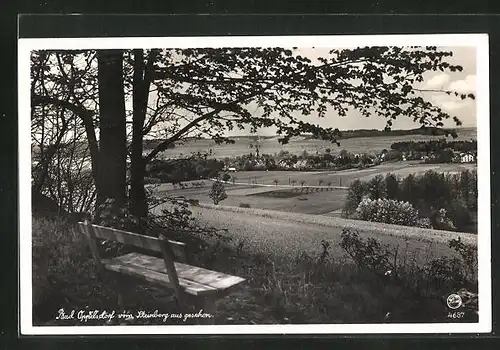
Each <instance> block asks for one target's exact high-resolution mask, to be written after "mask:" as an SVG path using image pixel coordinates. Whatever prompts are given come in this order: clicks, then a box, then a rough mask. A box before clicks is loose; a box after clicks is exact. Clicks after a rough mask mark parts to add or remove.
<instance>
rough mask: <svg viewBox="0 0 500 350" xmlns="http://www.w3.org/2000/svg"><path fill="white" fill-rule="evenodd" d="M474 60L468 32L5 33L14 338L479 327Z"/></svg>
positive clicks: (481, 290) (482, 218)
mask: <svg viewBox="0 0 500 350" xmlns="http://www.w3.org/2000/svg"><path fill="white" fill-rule="evenodd" d="M488 64H489V62H488V36H487V35H486V34H463V35H462V34H453V35H449V34H446V35H441V34H440V35H371V36H361V35H359V36H357V35H352V36H343V35H338V36H280V37H274V36H267V37H264V36H263V37H258V36H238V37H236V36H227V37H164V38H160V37H148V38H69V39H63V38H54V39H19V174H20V197H19V198H20V212H21V214H20V217H21V218H22V220H21V221H20V245H21V247H20V277H21V286H20V288H21V289H20V292H21V305H20V307H21V333H22V334H283V333H286V334H294V333H301V334H304V333H309V334H323V333H324V334H332V333H333V334H354V333H362V334H370V333H484V332H490V331H491V324H492V321H491V313H492V311H491V266H490V265H491V259H490V255H491V242H490V236H491V233H490V230H491V227H490V225H491V224H490V202H491V201H490V130H489V82H488V79H489V69H488ZM30 184H31V185H30Z"/></svg>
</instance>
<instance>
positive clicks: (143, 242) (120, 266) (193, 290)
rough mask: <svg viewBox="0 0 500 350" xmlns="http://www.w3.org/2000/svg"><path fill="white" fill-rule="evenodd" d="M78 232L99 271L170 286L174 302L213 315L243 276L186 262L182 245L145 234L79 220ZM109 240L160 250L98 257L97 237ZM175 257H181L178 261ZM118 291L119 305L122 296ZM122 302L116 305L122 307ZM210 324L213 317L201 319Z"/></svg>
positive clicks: (145, 248) (185, 253) (148, 249)
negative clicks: (84, 240)
mask: <svg viewBox="0 0 500 350" xmlns="http://www.w3.org/2000/svg"><path fill="white" fill-rule="evenodd" d="M78 226H79V228H80V231H81V232H82V234H84V235H85V237H86V238H87V240H88V243H89V246H90V250H91V252H92V255H93V258H94V261H95V263H96V265H97V268H98V271H99V273H100V274H101V275H102V274H103V273H104V272H105V271H111V272H114V273H118V274H123V275H127V276H132V277H135V278H138V279H141V280H143V281H147V282H151V283H153V284H157V285H160V286H165V287H167V288H170V289H173V290H174V292H175V299H176V302H177V305H178V306H179V307H181V308H185V307H187V306H194V307H196V308H197V309H196V312H198V311H200V309H202V310H203V312H205V313H209V314H212V315H213V316H214V317H215V312H216V301H217V299H220V298H223V297H225V296H227V295H229V294H230V293H231V292H232V291H233V290H234V288H235V287H236V286H238V285H239V284H241V283H242V282H243V281H244V279H243V278H241V277H237V276H231V275H228V274H225V273H221V272H217V271H211V270H207V269H204V268H201V267H196V266H192V265H189V264H187V263H186V262H187V251H186V244H185V243H182V242H176V241H172V240H167V239H166V238H165V237H163V236H160V237H158V238H156V237H149V236H144V235H139V234H136V233H132V232H127V231H123V230H117V229H113V228H109V227H103V226H98V225H93V224H90V223H88V222H79V223H78ZM99 239H103V240H110V241H115V242H119V243H122V244H125V245H130V246H134V247H137V248H140V249H141V250H142V251H149V252H156V253H161V256H162V258H158V257H155V256H152V255H148V254H142V253H136V252H133V253H128V254H124V255H121V256H118V257H115V258H112V259H102V258H101V256H100V253H99V249H98V246H99V245H98V242H99V241H98V240H99ZM178 260H183V261H184V263H183V262H179V261H178ZM120 292H121V291H120V290H119V291H118V294H119V304H122V303H123V298H122V296H121V293H120ZM123 306H124V305H120V307H123ZM205 320H206V322H207V323H212V322H213V318H211V319H205Z"/></svg>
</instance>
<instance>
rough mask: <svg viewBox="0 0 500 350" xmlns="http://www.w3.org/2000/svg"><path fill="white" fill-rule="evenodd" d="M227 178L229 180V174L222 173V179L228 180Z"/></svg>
mask: <svg viewBox="0 0 500 350" xmlns="http://www.w3.org/2000/svg"><path fill="white" fill-rule="evenodd" d="M229 180H231V175H229V174H228V173H224V174H222V181H229Z"/></svg>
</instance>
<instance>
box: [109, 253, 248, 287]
mask: <svg viewBox="0 0 500 350" xmlns="http://www.w3.org/2000/svg"><path fill="white" fill-rule="evenodd" d="M103 264H104V266H105V267H106V268H107V269H108V270H112V271H116V272H122V273H127V274H130V275H133V276H137V277H143V278H144V279H146V280H148V281H150V282H156V283H162V284H167V285H168V284H170V281H169V278H168V275H167V273H166V269H165V263H164V261H163V260H162V259H159V258H156V257H153V256H149V255H144V254H139V253H129V254H125V255H122V256H119V257H117V258H114V259H109V260H103ZM175 269H176V271H177V275H178V276H179V283H180V285H181V287H183V288H184V289H185V291H186V293H188V294H191V295H208V294H213V293H216V294H221V295H222V294H226V293H227V292H229V290H230V289H232V288H233V287H235V286H236V285H238V284H240V283H242V282H243V281H245V279H244V278H241V277H237V276H232V275H228V274H225V273H222V272H216V271H211V270H207V269H204V268H201V267H196V266H192V265H187V264H183V263H180V262H175ZM141 275H143V276H141Z"/></svg>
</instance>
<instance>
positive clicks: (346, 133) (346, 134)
mask: <svg viewBox="0 0 500 350" xmlns="http://www.w3.org/2000/svg"><path fill="white" fill-rule="evenodd" d="M336 131H337V139H338V140H342V139H350V138H355V137H377V136H407V135H432V136H445V135H446V136H448V135H450V136H453V137H456V136H457V133H456V131H455V130H454V129H444V128H434V127H421V128H415V129H409V130H378V129H358V130H338V129H336ZM305 138H306V139H315V138H316V137H315V136H314V135H307V136H305Z"/></svg>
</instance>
